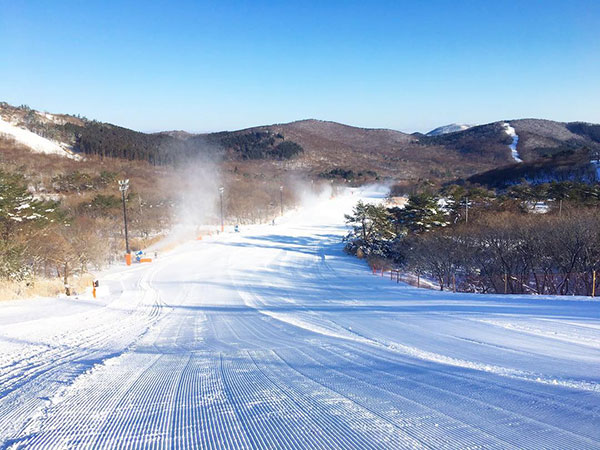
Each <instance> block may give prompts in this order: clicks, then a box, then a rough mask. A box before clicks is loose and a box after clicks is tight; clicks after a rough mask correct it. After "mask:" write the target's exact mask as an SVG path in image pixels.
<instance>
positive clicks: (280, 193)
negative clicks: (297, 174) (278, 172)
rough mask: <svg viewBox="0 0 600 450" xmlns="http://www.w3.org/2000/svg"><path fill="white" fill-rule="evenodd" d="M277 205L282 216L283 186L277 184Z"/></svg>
mask: <svg viewBox="0 0 600 450" xmlns="http://www.w3.org/2000/svg"><path fill="white" fill-rule="evenodd" d="M279 205H280V207H281V215H282V216H283V186H279Z"/></svg>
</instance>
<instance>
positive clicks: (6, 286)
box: [0, 273, 94, 301]
mask: <svg viewBox="0 0 600 450" xmlns="http://www.w3.org/2000/svg"><path fill="white" fill-rule="evenodd" d="M93 280H94V276H93V275H92V274H89V273H85V274H82V275H79V276H77V277H73V278H70V279H69V285H70V286H71V289H72V292H73V294H74V295H75V294H82V293H83V292H85V289H86V288H88V287H90V286H91V285H92V281H93ZM64 293H65V287H64V284H63V281H62V280H60V279H58V278H43V277H33V278H31V279H28V280H24V281H13V280H0V301H3V300H17V299H24V298H33V297H56V296H57V295H60V294H64Z"/></svg>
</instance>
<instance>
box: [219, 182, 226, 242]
mask: <svg viewBox="0 0 600 450" xmlns="http://www.w3.org/2000/svg"><path fill="white" fill-rule="evenodd" d="M223 192H225V188H224V187H223V186H221V187H220V188H219V195H220V197H221V233H222V232H223V231H225V225H224V223H223Z"/></svg>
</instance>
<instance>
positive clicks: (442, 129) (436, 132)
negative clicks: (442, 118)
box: [426, 123, 474, 136]
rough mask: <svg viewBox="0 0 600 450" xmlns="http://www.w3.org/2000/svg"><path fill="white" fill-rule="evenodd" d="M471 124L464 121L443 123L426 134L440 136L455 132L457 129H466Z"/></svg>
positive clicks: (470, 126)
mask: <svg viewBox="0 0 600 450" xmlns="http://www.w3.org/2000/svg"><path fill="white" fill-rule="evenodd" d="M473 126H474V125H467V124H464V123H451V124H450V125H444V126H442V127H438V128H436V129H434V130H431V131H430V132H429V133H426V136H440V135H442V134H448V133H456V132H457V131H464V130H468V129H469V128H472V127H473Z"/></svg>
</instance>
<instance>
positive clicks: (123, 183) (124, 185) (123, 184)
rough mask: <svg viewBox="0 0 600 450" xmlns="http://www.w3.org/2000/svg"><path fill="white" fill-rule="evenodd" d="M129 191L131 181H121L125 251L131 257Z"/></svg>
mask: <svg viewBox="0 0 600 450" xmlns="http://www.w3.org/2000/svg"><path fill="white" fill-rule="evenodd" d="M127 189H129V179H127V180H119V190H120V191H121V199H122V200H123V222H124V223H125V251H126V254H127V255H129V254H130V253H131V252H130V250H129V235H128V233H127V207H126V206H125V192H127ZM125 258H127V256H125ZM128 261H129V260H128Z"/></svg>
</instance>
